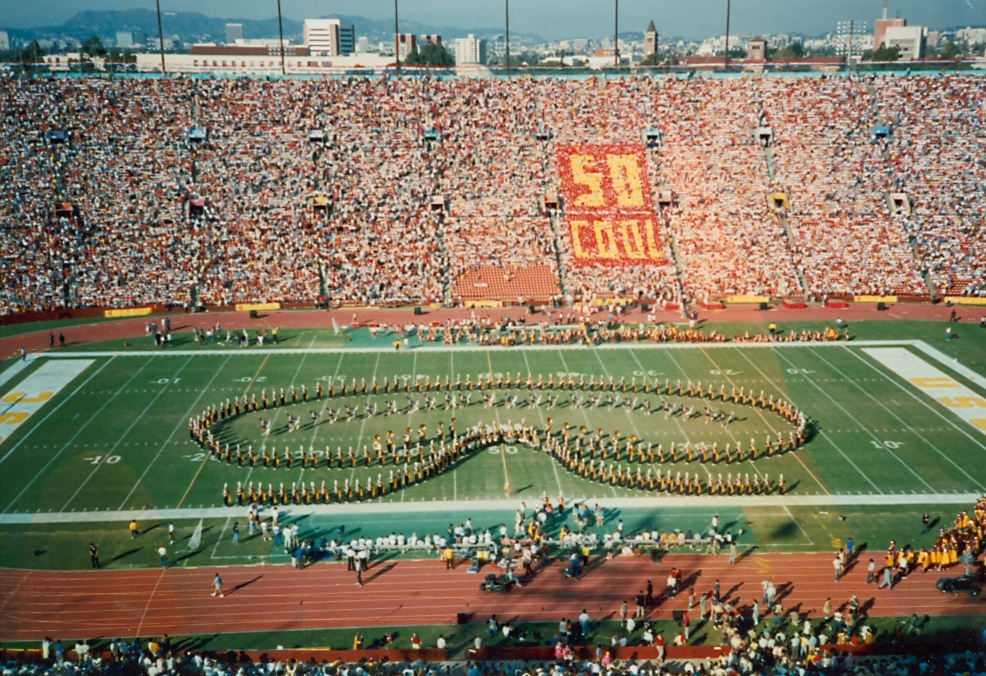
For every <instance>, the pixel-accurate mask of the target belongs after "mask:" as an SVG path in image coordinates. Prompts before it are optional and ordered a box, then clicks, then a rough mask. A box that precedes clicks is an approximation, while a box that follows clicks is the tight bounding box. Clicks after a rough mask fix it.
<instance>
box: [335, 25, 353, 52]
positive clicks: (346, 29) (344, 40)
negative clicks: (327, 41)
mask: <svg viewBox="0 0 986 676" xmlns="http://www.w3.org/2000/svg"><path fill="white" fill-rule="evenodd" d="M354 53H356V26H353V25H352V24H350V25H348V26H340V27H339V54H340V55H342V56H349V55H350V54H354Z"/></svg>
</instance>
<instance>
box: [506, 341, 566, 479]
mask: <svg viewBox="0 0 986 676" xmlns="http://www.w3.org/2000/svg"><path fill="white" fill-rule="evenodd" d="M521 354H522V355H524V364H525V365H526V366H527V375H528V377H530V375H531V363H530V362H529V361H528V360H527V350H521ZM565 370H566V371H567V370H568V369H565ZM538 416H539V417H540V418H541V424H542V425H544V424H546V423H545V420H544V414H543V413H541V407H540V406H538ZM501 455H503V471H504V472H506V470H507V454H506V453H501ZM551 471H552V472H554V473H555V483H556V484H558V495H560V496H564V495H565V491H564V490H562V487H561V477H560V476H559V475H558V463H557V462H555V461H554V460H551Z"/></svg>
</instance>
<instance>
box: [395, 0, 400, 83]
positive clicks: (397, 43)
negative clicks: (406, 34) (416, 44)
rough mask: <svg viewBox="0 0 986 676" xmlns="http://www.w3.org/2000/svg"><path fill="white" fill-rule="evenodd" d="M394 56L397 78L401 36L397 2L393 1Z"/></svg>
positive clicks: (398, 75) (398, 74)
mask: <svg viewBox="0 0 986 676" xmlns="http://www.w3.org/2000/svg"><path fill="white" fill-rule="evenodd" d="M394 56H395V57H397V77H400V76H401V34H400V28H399V24H398V23H397V0H394Z"/></svg>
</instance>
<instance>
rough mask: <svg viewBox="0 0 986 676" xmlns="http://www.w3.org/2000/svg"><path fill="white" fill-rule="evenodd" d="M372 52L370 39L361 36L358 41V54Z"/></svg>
mask: <svg viewBox="0 0 986 676" xmlns="http://www.w3.org/2000/svg"><path fill="white" fill-rule="evenodd" d="M368 51H370V38H368V37H366V36H365V35H364V36H361V37H360V39H359V40H357V41H356V53H357V54H366V53H367V52H368Z"/></svg>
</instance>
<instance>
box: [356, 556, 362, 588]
mask: <svg viewBox="0 0 986 676" xmlns="http://www.w3.org/2000/svg"><path fill="white" fill-rule="evenodd" d="M356 584H358V585H359V586H360V587H362V586H363V559H360V558H357V559H356Z"/></svg>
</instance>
